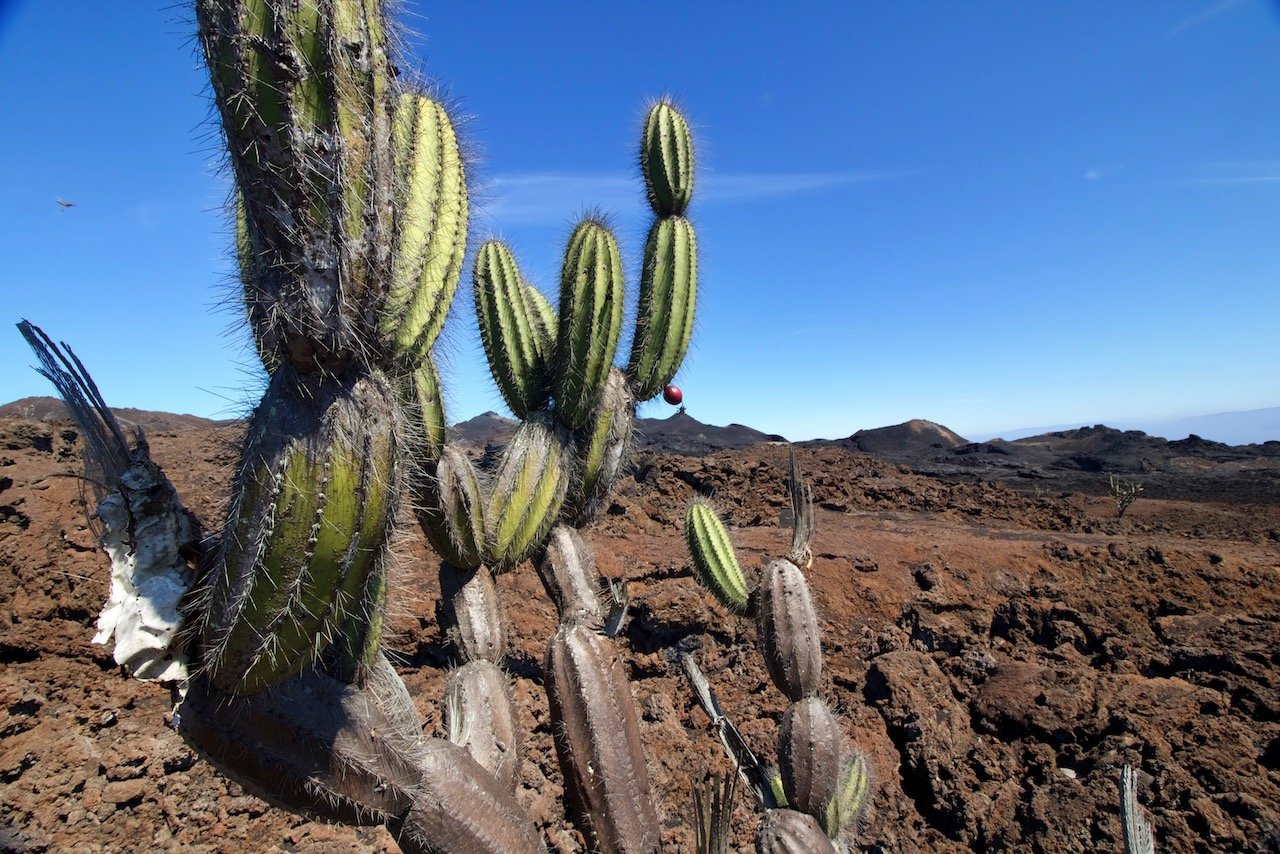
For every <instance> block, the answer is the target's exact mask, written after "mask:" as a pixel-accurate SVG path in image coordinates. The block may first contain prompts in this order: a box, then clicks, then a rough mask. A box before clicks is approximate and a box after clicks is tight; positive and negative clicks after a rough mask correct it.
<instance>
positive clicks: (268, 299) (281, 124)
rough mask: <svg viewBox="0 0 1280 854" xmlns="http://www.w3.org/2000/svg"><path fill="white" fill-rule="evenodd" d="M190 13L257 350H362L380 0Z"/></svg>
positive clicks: (220, 6)
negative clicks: (227, 162)
mask: <svg viewBox="0 0 1280 854" xmlns="http://www.w3.org/2000/svg"><path fill="white" fill-rule="evenodd" d="M196 17H197V20H198V22H199V32H200V41H201V44H202V45H203V47H204V52H205V57H206V59H207V62H208V65H209V70H210V77H211V80H212V82H213V89H214V95H215V101H216V103H217V106H218V109H219V112H220V113H221V115H222V124H223V128H224V129H225V131H226V135H227V143H228V148H229V150H230V155H231V165H232V167H233V169H234V171H235V175H236V179H237V184H238V186H239V191H240V196H241V197H242V199H243V203H244V213H243V216H242V217H240V219H241V222H242V223H243V232H244V234H245V235H246V236H247V239H243V240H241V241H240V242H241V243H242V244H243V245H244V246H245V247H247V248H248V250H249V251H248V253H247V254H248V256H249V257H251V258H252V259H253V265H254V266H253V267H252V271H251V274H250V276H249V281H247V284H248V285H250V289H251V293H250V295H249V301H250V304H249V317H250V322H251V324H253V325H254V327H255V328H254V335H255V338H257V339H258V340H260V341H261V348H262V349H263V350H264V351H265V353H266V354H267V355H266V358H265V359H264V361H265V362H266V363H267V364H268V366H270V365H271V364H273V363H283V362H289V363H291V364H293V365H294V367H295V368H297V369H298V370H300V371H303V372H308V373H310V372H325V373H338V372H341V371H342V370H344V369H345V368H346V367H348V366H349V365H350V364H351V363H352V362H353V360H356V359H358V358H359V357H361V355H362V354H363V353H364V352H365V346H364V345H365V343H366V342H365V340H364V339H365V337H366V335H367V333H368V331H369V326H370V324H371V316H370V308H371V307H377V306H379V305H381V303H382V299H383V294H384V291H385V282H386V281H387V279H388V273H389V262H390V251H389V247H388V242H389V239H390V232H391V219H390V218H391V163H390V159H391V157H390V146H389V138H390V133H389V123H390V106H389V101H388V99H389V85H390V75H391V69H390V64H389V62H388V60H387V52H386V33H385V22H384V21H383V19H382V10H381V6H380V4H377V3H366V2H360V1H359V0H315V2H308V3H300V4H281V3H268V2H265V0H198V2H197V3H196ZM335 177H336V180H335ZM241 257H242V258H244V257H246V253H245V252H242V253H241Z"/></svg>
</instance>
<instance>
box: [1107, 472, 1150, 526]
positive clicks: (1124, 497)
mask: <svg viewBox="0 0 1280 854" xmlns="http://www.w3.org/2000/svg"><path fill="white" fill-rule="evenodd" d="M1110 489H1111V497H1112V498H1114V499H1115V502H1116V518H1117V519H1123V518H1124V514H1125V511H1126V510H1128V509H1129V506H1130V505H1131V504H1133V502H1135V501H1137V500H1138V495H1139V493H1141V492H1142V484H1140V483H1138V482H1137V481H1136V480H1124V479H1123V478H1120V477H1117V476H1116V475H1114V474H1113V475H1111V477H1110Z"/></svg>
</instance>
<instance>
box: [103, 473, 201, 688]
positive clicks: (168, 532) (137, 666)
mask: <svg viewBox="0 0 1280 854" xmlns="http://www.w3.org/2000/svg"><path fill="white" fill-rule="evenodd" d="M98 516H99V517H100V518H101V519H102V524H103V537H102V546H103V548H104V549H105V550H106V552H107V554H108V555H109V556H110V557H111V593H110V595H109V596H108V598H107V603H106V605H105V606H103V609H102V613H101V614H99V615H98V633H97V634H96V635H94V636H93V642H94V643H97V644H108V643H111V642H112V640H113V639H114V641H115V646H114V649H113V655H114V657H115V660H116V663H118V664H123V665H124V666H125V667H127V668H128V669H129V671H130V672H131V673H132V674H133V675H134V676H136V677H137V678H139V679H144V680H148V681H185V680H186V679H187V659H186V656H185V655H184V654H183V653H182V650H181V649H178V648H175V646H174V641H175V639H176V638H177V635H178V632H179V630H180V629H181V628H182V622H183V614H182V611H181V607H180V606H181V603H182V597H183V596H185V595H186V593H187V591H188V590H190V589H191V585H192V583H193V582H194V578H193V573H192V571H191V569H190V568H189V567H188V566H187V562H186V560H185V559H184V558H183V557H182V555H181V553H180V548H181V547H182V546H184V545H187V544H190V543H191V542H193V540H194V539H195V536H196V533H195V531H193V530H192V528H193V526H192V524H191V520H190V518H189V517H188V516H187V513H186V511H185V510H184V509H183V507H182V504H181V502H179V501H178V497H177V495H176V494H175V493H174V491H173V487H172V486H171V485H170V484H169V482H168V480H167V479H166V478H165V477H164V475H163V474H161V473H160V471H159V470H158V469H157V468H156V467H155V466H154V465H153V464H151V463H150V462H149V461H148V460H145V459H144V460H139V461H136V462H135V463H134V464H133V465H132V466H130V467H129V469H128V470H126V471H125V473H124V475H123V476H122V477H121V478H120V489H119V490H118V491H116V492H112V493H111V494H110V495H107V496H106V497H105V498H103V499H102V501H101V502H100V503H99V504H98Z"/></svg>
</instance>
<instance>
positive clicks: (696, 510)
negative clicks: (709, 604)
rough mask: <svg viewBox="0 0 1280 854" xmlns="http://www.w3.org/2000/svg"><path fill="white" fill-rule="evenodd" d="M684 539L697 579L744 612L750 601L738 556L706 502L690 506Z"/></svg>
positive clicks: (721, 599)
mask: <svg viewBox="0 0 1280 854" xmlns="http://www.w3.org/2000/svg"><path fill="white" fill-rule="evenodd" d="M684 537H685V542H686V544H687V545H688V547H689V555H690V556H691V557H692V558H693V565H694V567H695V568H696V569H697V570H698V580H699V581H701V582H702V585H703V586H704V587H706V588H707V589H708V590H710V591H711V593H712V594H714V595H715V597H716V598H717V599H719V600H720V602H721V604H723V605H724V606H725V607H726V608H729V609H730V610H732V611H735V612H738V613H741V612H744V611H746V610H747V607H748V605H749V604H750V601H751V590H750V588H749V586H748V585H747V580H746V576H744V575H743V573H742V567H741V566H739V565H738V555H737V553H736V552H735V551H734V550H733V543H731V542H729V533H728V532H727V531H726V530H725V529H724V523H723V522H721V521H720V517H719V516H718V515H716V511H715V510H714V509H713V508H712V507H711V505H710V504H708V503H706V502H705V501H695V502H693V503H692V504H690V505H689V509H688V510H687V511H686V512H685V517H684Z"/></svg>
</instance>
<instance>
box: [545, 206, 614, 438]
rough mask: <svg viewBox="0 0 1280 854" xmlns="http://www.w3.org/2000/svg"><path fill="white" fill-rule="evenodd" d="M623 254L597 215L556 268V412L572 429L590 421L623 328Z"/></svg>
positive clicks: (576, 233)
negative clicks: (557, 277) (558, 290)
mask: <svg viewBox="0 0 1280 854" xmlns="http://www.w3.org/2000/svg"><path fill="white" fill-rule="evenodd" d="M622 288H623V281H622V257H621V255H620V254H619V252H618V242H617V241H616V240H615V239H614V237H613V234H612V233H611V232H610V231H609V229H608V227H607V226H605V224H604V223H603V222H601V221H600V220H598V219H592V218H588V219H585V220H583V221H582V222H581V223H579V224H578V227H577V228H576V229H574V231H573V235H572V236H571V237H570V238H569V246H568V248H567V249H565V253H564V266H563V268H562V270H561V273H560V331H559V335H558V336H557V337H556V359H555V374H554V380H553V382H554V386H553V388H554V395H555V399H556V417H557V418H559V419H560V421H561V422H562V423H564V424H565V425H566V426H568V427H570V428H573V429H575V430H577V429H580V428H582V427H585V426H586V425H587V424H588V423H589V422H590V420H591V415H592V413H593V412H594V411H595V409H596V406H597V404H598V403H599V401H600V395H601V394H603V393H604V386H605V381H606V380H607V379H608V377H609V370H610V368H611V367H612V366H613V354H614V351H615V350H616V349H617V346H618V336H619V335H620V334H621V332H622V309H623V305H622Z"/></svg>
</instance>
